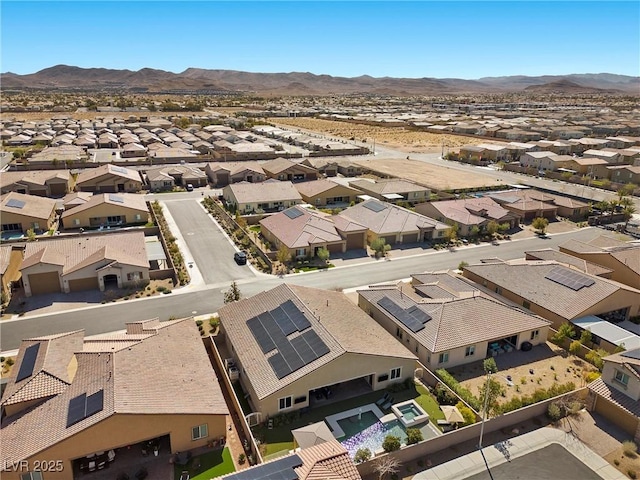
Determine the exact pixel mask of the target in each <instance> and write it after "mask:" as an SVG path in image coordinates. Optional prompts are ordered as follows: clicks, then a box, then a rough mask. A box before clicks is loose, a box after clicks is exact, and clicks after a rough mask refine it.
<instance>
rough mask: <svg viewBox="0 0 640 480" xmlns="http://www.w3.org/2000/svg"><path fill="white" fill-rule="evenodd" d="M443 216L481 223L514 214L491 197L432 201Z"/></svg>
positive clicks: (465, 223) (511, 216) (466, 222)
mask: <svg viewBox="0 0 640 480" xmlns="http://www.w3.org/2000/svg"><path fill="white" fill-rule="evenodd" d="M431 205H432V207H433V208H435V209H437V210H438V211H439V212H440V213H441V214H442V216H443V217H445V218H448V219H451V220H453V221H455V222H458V223H461V224H464V225H479V224H481V223H483V222H485V221H488V220H496V221H500V220H503V219H505V218H507V219H511V218H513V217H514V214H513V213H511V212H510V211H509V210H507V209H505V208H502V207H501V206H500V205H499V204H498V203H497V202H495V201H494V200H492V199H491V198H489V197H481V198H464V199H459V200H444V201H441V202H432V203H431Z"/></svg>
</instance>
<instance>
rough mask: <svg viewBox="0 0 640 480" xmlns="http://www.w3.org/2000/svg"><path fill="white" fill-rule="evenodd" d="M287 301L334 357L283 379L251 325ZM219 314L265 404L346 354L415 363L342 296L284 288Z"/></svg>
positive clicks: (326, 357)
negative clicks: (274, 396) (252, 330)
mask: <svg viewBox="0 0 640 480" xmlns="http://www.w3.org/2000/svg"><path fill="white" fill-rule="evenodd" d="M287 300H291V301H292V302H293V303H294V304H295V305H296V307H298V308H299V309H300V310H301V311H302V312H303V313H304V314H305V316H306V317H307V319H309V320H310V322H311V326H312V328H313V329H314V330H315V331H316V333H317V334H318V336H319V337H320V338H321V339H322V340H323V341H324V342H325V344H326V345H327V346H328V347H329V349H330V352H329V353H328V354H326V355H324V356H322V357H320V358H318V359H316V360H314V361H312V362H311V363H309V364H307V365H305V366H304V367H302V368H300V369H299V370H296V371H295V372H293V373H291V374H289V375H287V376H285V377H283V378H282V379H278V378H277V377H276V375H275V374H274V372H273V370H272V368H271V366H270V364H269V362H268V360H267V357H266V356H265V354H263V353H262V350H261V349H260V347H259V345H258V344H257V342H256V340H255V339H254V337H253V335H252V334H251V332H250V330H249V328H248V327H247V324H246V322H247V320H249V319H250V318H252V317H254V316H256V315H259V314H261V313H263V312H265V311H270V310H273V309H275V308H276V307H278V306H280V305H282V304H283V303H285V302H286V301H287ZM218 313H219V315H220V320H221V323H222V326H223V328H224V331H225V334H226V335H227V336H228V337H229V340H230V341H231V343H232V344H233V345H234V347H235V350H236V354H237V355H238V357H239V358H238V359H239V361H240V363H242V366H243V368H244V369H245V370H246V375H247V378H249V379H250V381H251V384H252V386H253V388H254V390H255V392H256V395H257V396H258V398H260V399H262V398H265V397H267V396H269V395H271V394H273V393H275V392H277V391H278V390H280V389H282V388H283V387H285V386H287V385H289V384H291V383H292V382H294V381H295V380H297V379H299V378H301V377H303V376H305V375H307V374H309V373H311V372H313V371H314V370H316V369H318V368H320V367H322V366H324V365H327V364H328V363H330V362H331V361H332V360H334V359H336V358H338V357H339V356H341V355H343V354H345V353H346V352H352V353H360V354H365V355H378V356H379V355H383V356H389V357H401V358H415V356H414V355H413V354H412V353H411V352H409V351H408V350H407V349H406V348H405V347H404V346H402V345H401V344H399V343H397V342H394V341H392V340H393V339H392V338H390V337H389V334H388V333H387V332H386V331H385V330H384V329H383V328H382V327H379V326H378V325H377V324H375V323H374V324H372V323H371V320H370V319H369V317H368V316H367V315H366V314H365V313H364V312H363V311H362V310H361V309H359V308H358V307H357V305H354V304H353V303H351V302H350V301H349V300H348V299H347V298H346V297H344V295H343V294H342V293H340V292H332V291H327V290H319V289H315V288H307V287H300V286H294V285H288V284H285V283H283V284H280V285H279V286H277V287H275V288H273V289H271V290H268V291H265V292H262V293H259V294H257V295H254V296H253V297H251V298H247V299H244V300H241V301H239V302H233V303H229V304H227V305H225V306H224V307H222V308H221V309H220V310H219V312H218ZM362 325H367V328H366V329H365V328H362Z"/></svg>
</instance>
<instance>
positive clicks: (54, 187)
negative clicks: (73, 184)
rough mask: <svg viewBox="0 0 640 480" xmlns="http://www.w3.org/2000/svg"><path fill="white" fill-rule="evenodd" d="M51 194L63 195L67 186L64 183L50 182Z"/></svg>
mask: <svg viewBox="0 0 640 480" xmlns="http://www.w3.org/2000/svg"><path fill="white" fill-rule="evenodd" d="M50 188H51V195H64V194H65V193H67V186H66V185H65V184H64V183H52V184H51V186H50Z"/></svg>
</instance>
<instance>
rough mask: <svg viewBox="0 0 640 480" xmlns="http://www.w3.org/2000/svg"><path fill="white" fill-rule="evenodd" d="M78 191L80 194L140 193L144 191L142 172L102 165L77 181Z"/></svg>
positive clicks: (79, 176)
mask: <svg viewBox="0 0 640 480" xmlns="http://www.w3.org/2000/svg"><path fill="white" fill-rule="evenodd" d="M76 190H78V191H80V192H102V193H117V192H138V191H140V190H142V178H141V177H140V172H138V171H137V170H132V169H130V168H125V167H118V166H116V165H111V164H107V165H102V166H100V167H97V168H91V169H86V170H84V171H82V172H80V174H79V175H78V178H77V179H76Z"/></svg>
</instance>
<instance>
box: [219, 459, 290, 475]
mask: <svg viewBox="0 0 640 480" xmlns="http://www.w3.org/2000/svg"><path fill="white" fill-rule="evenodd" d="M301 466H302V460H301V459H300V457H299V456H298V455H290V456H287V457H283V458H281V459H278V460H275V461H273V462H268V463H263V464H262V465H258V466H256V467H253V468H249V469H247V470H243V471H241V472H238V473H234V474H233V475H229V476H227V477H225V478H226V479H227V480H298V474H297V473H296V472H295V470H294V468H297V467H301Z"/></svg>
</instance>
